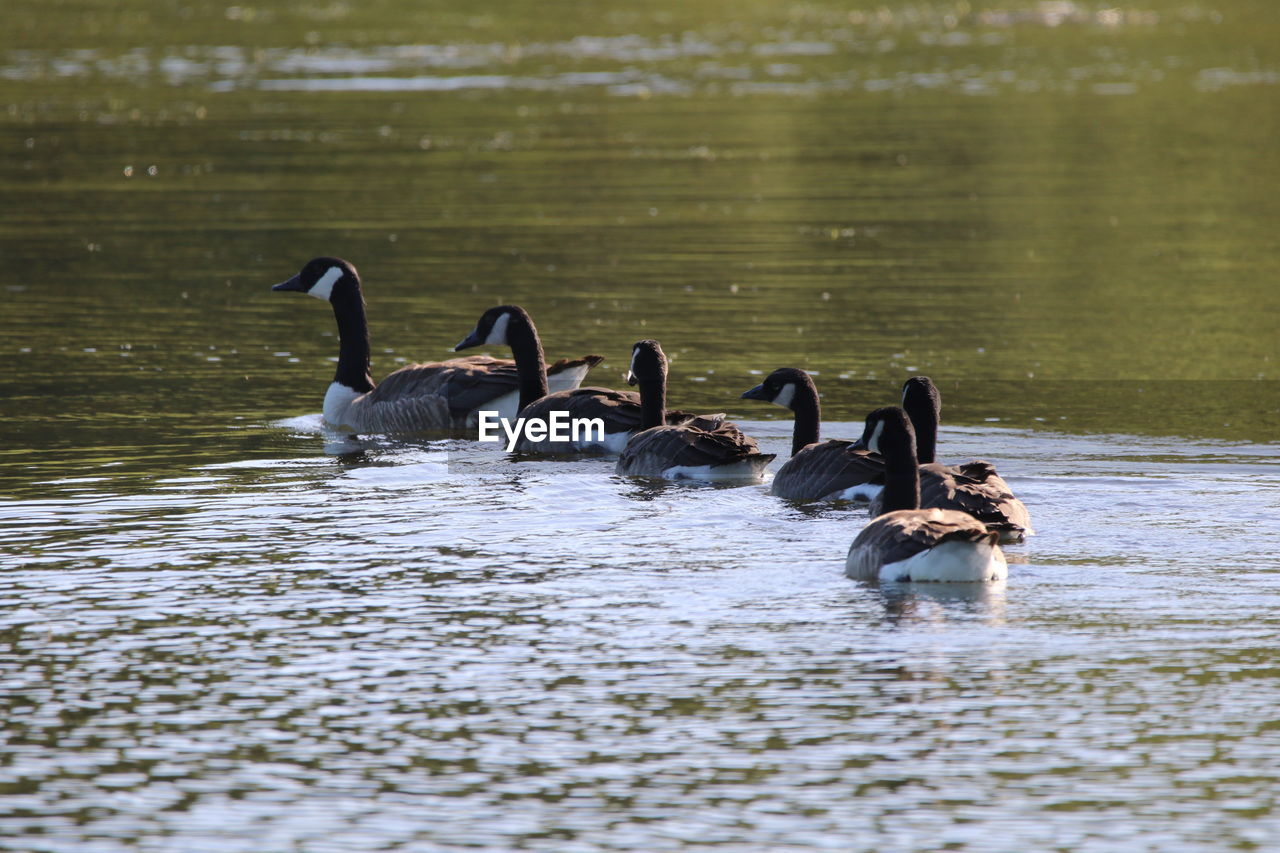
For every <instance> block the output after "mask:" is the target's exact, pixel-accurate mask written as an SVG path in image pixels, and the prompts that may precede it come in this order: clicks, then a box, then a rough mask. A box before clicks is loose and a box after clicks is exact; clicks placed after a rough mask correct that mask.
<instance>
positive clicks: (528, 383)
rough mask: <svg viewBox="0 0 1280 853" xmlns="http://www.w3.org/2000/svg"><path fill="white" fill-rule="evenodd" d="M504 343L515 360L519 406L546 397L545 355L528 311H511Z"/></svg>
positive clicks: (522, 406) (522, 407)
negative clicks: (516, 312)
mask: <svg viewBox="0 0 1280 853" xmlns="http://www.w3.org/2000/svg"><path fill="white" fill-rule="evenodd" d="M507 343H508V344H509V345H510V346H511V354H512V355H513V356H514V357H515V360H516V374H517V376H518V377H519V378H520V408H521V409H524V407H525V406H527V405H529V404H530V403H532V402H533V401H535V400H541V399H542V398H543V397H545V396H547V390H548V389H547V358H546V355H545V354H544V353H543V351H542V340H541V339H540V338H539V337H538V330H537V329H536V328H535V327H534V325H533V320H531V319H530V318H529V315H528V314H525V313H524V312H520V313H518V314H514V315H513V316H512V318H511V321H510V325H509V326H508V327H507Z"/></svg>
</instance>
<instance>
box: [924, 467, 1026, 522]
mask: <svg viewBox="0 0 1280 853" xmlns="http://www.w3.org/2000/svg"><path fill="white" fill-rule="evenodd" d="M920 505H921V506H936V507H946V508H949V509H958V510H961V511H963V512H967V513H969V514H970V515H972V516H974V517H975V518H978V519H980V520H981V521H983V522H984V523H986V524H988V525H992V526H1014V527H1018V528H1022V529H1029V528H1030V526H1031V525H1030V517H1029V515H1028V513H1027V508H1026V506H1025V505H1024V504H1023V503H1022V501H1020V500H1018V499H1017V498H1016V497H1014V495H1013V490H1012V489H1010V488H1009V484H1008V483H1006V482H1005V481H1004V478H1002V477H1001V476H1000V475H999V474H997V473H996V469H995V466H993V465H992V464H991V463H990V462H987V461H985V460H982V459H975V460H973V461H972V462H966V463H964V464H963V465H956V466H951V467H947V466H944V465H941V464H939V463H936V462H935V463H932V464H929V465H921V466H920Z"/></svg>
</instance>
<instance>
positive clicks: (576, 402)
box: [454, 305, 724, 454]
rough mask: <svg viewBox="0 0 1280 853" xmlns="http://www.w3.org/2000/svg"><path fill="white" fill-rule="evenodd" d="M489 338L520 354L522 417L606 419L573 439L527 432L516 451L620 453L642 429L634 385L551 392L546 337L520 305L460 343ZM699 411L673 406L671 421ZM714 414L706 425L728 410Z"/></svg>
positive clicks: (491, 317) (495, 315)
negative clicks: (598, 428) (533, 436)
mask: <svg viewBox="0 0 1280 853" xmlns="http://www.w3.org/2000/svg"><path fill="white" fill-rule="evenodd" d="M483 344H488V345H490V346H508V347H510V348H511V353H512V355H513V356H515V361H516V371H517V372H518V373H519V375H520V402H519V410H518V414H519V416H520V417H522V418H524V419H525V420H526V421H528V420H530V419H536V420H541V421H543V422H547V423H549V422H550V417H551V415H552V413H553V412H564V413H565V414H566V415H567V416H568V417H569V418H571V419H575V420H576V419H579V418H599V419H600V421H601V422H602V423H603V425H604V435H603V436H599V435H598V434H597V433H593V432H584V433H583V434H581V435H579V437H578V438H576V439H571V440H569V441H550V440H548V441H539V442H534V441H530V440H529V438H528V436H527V434H525V433H523V432H522V433H521V434H520V438H519V439H518V440H517V442H516V445H515V447H514V448H513V449H514V450H515V451H517V452H520V453H545V454H556V453H612V454H618V453H621V452H622V449H623V448H624V447H626V444H627V441H628V440H629V439H630V438H631V436H632V435H634V434H635V433H636V432H637V431H638V430H639V429H640V419H641V418H640V395H639V394H637V393H636V392H634V391H614V390H613V389H611V388H595V387H591V388H577V389H575V390H572V391H557V392H555V393H551V394H548V393H547V384H548V383H547V372H546V371H547V368H546V359H545V357H544V356H543V353H542V341H541V339H540V338H539V337H538V330H537V328H536V327H535V326H534V325H533V319H532V318H531V317H530V316H529V313H528V312H527V311H525V310H524V309H523V308H521V307H520V306H518V305H500V306H498V307H497V308H490V309H489V310H488V311H486V312H484V314H483V315H482V316H481V317H480V320H479V322H477V323H476V327H475V329H474V330H472V332H471V334H469V335H467V337H465V338H464V339H463V340H462V341H461V342H460V343H459V344H458V345H457V346H456V347H454V349H455V350H462V349H468V348H470V347H476V346H481V345H483ZM694 417H695V416H694V415H690V414H689V413H687V412H678V411H673V412H667V414H666V423H668V424H678V423H684V422H686V421H688V420H690V419H691V418H694ZM710 417H711V418H712V421H710V422H704V423H703V425H704V426H707V425H714V424H718V422H719V420H722V419H723V417H724V416H723V415H720V416H710Z"/></svg>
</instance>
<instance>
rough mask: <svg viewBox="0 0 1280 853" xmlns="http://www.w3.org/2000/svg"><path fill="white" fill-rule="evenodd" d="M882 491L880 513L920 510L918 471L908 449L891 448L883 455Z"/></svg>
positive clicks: (916, 464)
mask: <svg viewBox="0 0 1280 853" xmlns="http://www.w3.org/2000/svg"><path fill="white" fill-rule="evenodd" d="M883 455H884V491H882V492H881V493H880V511H881V512H894V511H895V510H899V509H919V508H920V470H919V467H918V463H917V462H916V459H915V455H914V454H913V453H912V452H911V450H910V449H909V448H893V449H892V450H890V451H889V452H887V453H884V454H883Z"/></svg>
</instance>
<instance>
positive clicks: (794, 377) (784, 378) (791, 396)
mask: <svg viewBox="0 0 1280 853" xmlns="http://www.w3.org/2000/svg"><path fill="white" fill-rule="evenodd" d="M812 384H813V380H812V379H810V378H809V374H807V373H805V372H804V371H803V370H801V369H800V368H798V367H779V368H778V369H777V370H775V371H773V373H770V374H769V375H768V376H766V377H765V379H764V381H763V382H761V383H760V384H759V385H757V386H756V387H754V388H752V389H751V390H749V391H743V392H742V399H744V400H763V401H764V402H766V403H774V404H776V405H779V406H782V407H783V408H784V409H790V408H791V404H792V402H793V401H794V400H795V398H796V389H797V388H800V387H803V386H806V385H812Z"/></svg>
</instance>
